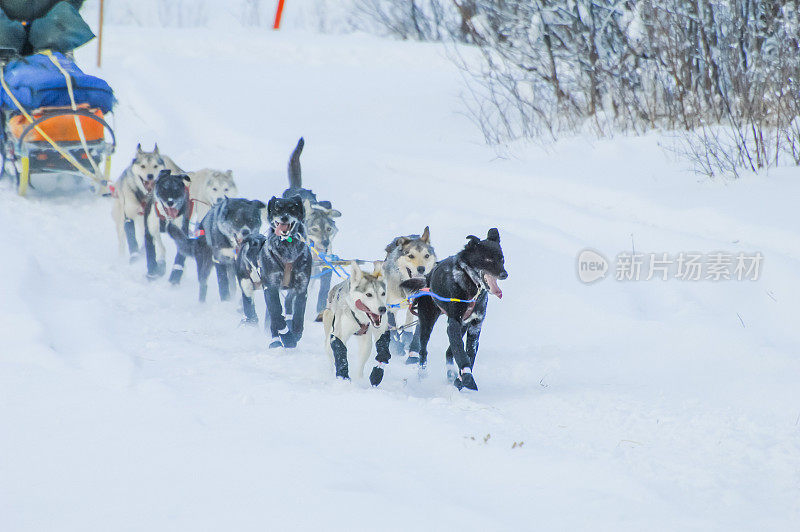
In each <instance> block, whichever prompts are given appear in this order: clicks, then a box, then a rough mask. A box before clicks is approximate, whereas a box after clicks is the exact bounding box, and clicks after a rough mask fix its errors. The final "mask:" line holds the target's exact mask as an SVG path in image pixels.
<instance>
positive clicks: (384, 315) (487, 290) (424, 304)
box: [112, 138, 508, 390]
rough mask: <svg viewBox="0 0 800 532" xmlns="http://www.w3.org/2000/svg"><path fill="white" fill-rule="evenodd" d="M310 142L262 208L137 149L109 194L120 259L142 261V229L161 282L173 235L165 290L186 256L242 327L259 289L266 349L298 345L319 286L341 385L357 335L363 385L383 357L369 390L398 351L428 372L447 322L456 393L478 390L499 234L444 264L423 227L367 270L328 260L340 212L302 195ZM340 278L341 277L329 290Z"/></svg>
mask: <svg viewBox="0 0 800 532" xmlns="http://www.w3.org/2000/svg"><path fill="white" fill-rule="evenodd" d="M304 144H305V142H304V140H303V139H302V138H301V139H300V141H299V142H298V143H297V147H296V148H295V149H294V151H293V152H292V154H291V157H290V159H289V168H288V174H289V188H287V189H286V190H285V191H284V192H283V194H282V195H281V197H278V196H273V197H272V198H271V199H270V200H269V201H268V202H267V203H266V205H265V204H264V203H263V202H262V201H259V200H247V199H242V198H238V197H237V196H238V190H237V188H236V183H235V182H234V179H233V176H232V173H231V171H230V170H228V171H225V172H222V171H218V170H212V169H208V168H206V169H203V170H199V171H197V172H184V171H183V170H181V169H180V168H179V167H178V166H177V165H176V164H175V162H174V161H173V160H172V159H170V158H169V157H167V156H166V155H163V154H161V153H160V152H159V150H158V145H156V146H155V147H154V149H153V151H151V152H148V151H144V150H142V147H141V145H139V146H137V148H136V155H135V157H134V158H133V161H132V162H131V163H130V165H129V166H128V167H127V168H126V169H125V171H124V172H123V173H122V175H121V176H120V177H119V179H117V181H116V182H115V183H114V186H113V187H112V192H113V196H114V207H113V212H112V214H113V218H114V221H115V223H116V225H117V235H118V238H119V247H120V253H121V254H124V253H125V248H126V247H127V250H128V253H129V255H130V260H131V262H133V261H135V260H136V259H137V258H138V257H139V254H140V247H139V242H138V241H137V238H136V226H137V225H139V226H142V227H143V228H144V250H145V259H146V265H147V277H148V279H156V278H158V277H161V276H163V275H165V274H166V260H165V248H164V243H163V241H162V236H161V235H162V233H167V234H168V235H169V236H170V237H171V238H172V239H173V240H174V241H175V243H176V246H177V248H178V253H177V255H176V256H175V260H174V263H173V266H172V269H171V271H170V275H169V282H170V283H172V284H178V283H180V281H181V276H182V274H183V268H184V263H185V261H186V257H193V258H194V260H195V261H196V263H197V278H198V281H199V299H200V301H201V302H202V301H205V299H206V296H207V292H208V277H209V275H210V274H211V270H212V266H213V269H214V271H215V272H216V277H217V285H218V288H219V295H220V299H222V300H223V301H224V300H228V299H230V297H231V295H232V294H235V293H236V292H237V290H236V287H237V285H238V287H239V291H240V292H241V295H242V309H243V313H244V317H243V319H242V322H243V323H245V324H250V325H256V324H257V323H258V316H257V314H256V310H255V305H254V302H253V299H254V297H255V294H256V291H257V290H262V291H263V292H264V299H265V301H266V305H267V317H266V320H265V327H267V328H268V330H269V332H270V334H271V341H270V344H269V346H270V347H271V348H274V347H285V348H292V347H295V346H296V345H297V342H298V341H299V340H300V338H301V336H302V334H303V327H304V316H305V311H306V300H307V295H308V288H309V283H310V281H311V280H312V279H318V280H319V292H318V297H317V305H316V314H317V319H316V321H322V323H323V326H324V330H325V351H326V352H327V353H328V355H329V356H330V358H331V360H332V362H333V366H334V369H335V372H336V376H337V377H341V378H344V379H349V378H350V373H349V368H348V358H347V342H348V341H349V340H350V338H351V337H352V336H357V337H358V343H359V359H358V367H357V373H358V376H359V377H362V376H363V374H364V368H365V367H366V364H367V362H368V360H369V358H370V354H371V352H372V345H373V344H374V345H375V348H376V351H377V356H376V357H375V365H374V366H373V368H372V371H371V372H370V375H369V380H370V383H371V384H372V385H373V386H377V385H378V384H380V382H381V380H382V379H383V375H384V367H385V366H386V364H388V362H389V359H390V358H391V356H392V355H393V354H394V355H396V356H405V355H406V353H408V356H407V358H406V363H407V364H418V365H419V368H420V371H424V369H425V367H426V364H427V358H428V341H429V339H430V336H431V331H432V330H433V327H434V325H435V324H436V321H437V320H438V319H439V318H440V317H441V316H442V315H444V316H445V318H446V321H447V336H448V339H449V345H450V346H449V347H448V349H447V352H446V361H447V377H448V379H449V380H450V381H451V382H452V383H453V384H454V385H455V386H456V387H457V388H458V389H459V390H460V389H462V388H467V389H471V390H477V385H476V383H475V379H474V377H473V376H472V367H473V366H474V364H475V357H476V355H477V353H478V340H479V337H480V333H481V326H482V324H483V320H484V318H485V316H486V307H487V304H488V299H489V294H492V295H494V296H497V297H498V298H502V297H503V293H502V291H501V290H500V288H499V286H498V284H497V281H498V280H503V279H505V278H506V277H508V273H507V272H506V270H505V261H504V257H503V251H502V249H501V247H500V234H499V232H498V230H497V229H495V228H492V229H489V231H488V233H487V235H486V238H483V239H481V238H479V237H477V236H473V235H469V236H467V244H466V245H465V246H464V248H463V249H462V250H460V251H459V252H458V253H456V254H455V255H452V256H450V257H447V258H445V259H443V260H441V261H438V262H437V257H436V253H435V252H434V249H433V246H432V245H431V237H430V229H429V228H428V227H425V229H424V231H423V232H422V234H421V235H408V236H399V237H397V238H395V239H394V240H392V242H391V243H390V244H389V245H388V246H387V247H386V258H385V259H384V260H382V261H376V262H375V263H374V264H373V271H371V272H365V271H362V269H361V267H360V266H359V265H358V263H357V262H355V261H353V262H350V263H349V268H343V267H341V266H339V265H338V264H337V263H331V262H330V260H328V259H329V258H330V256H331V255H332V242H333V238H334V237H335V236H336V233H337V229H336V222H335V219H336V218H338V217H340V216H341V212H339V211H338V210H336V209H334V208H333V207H332V206H331V203H330V202H329V201H320V200H318V199H317V197H316V195H315V194H314V193H313V192H312V191H311V190H309V189H307V188H303V185H302V172H301V167H300V154H301V153H302V151H303V147H304ZM264 222H266V229H265V232H262V224H263V223H264ZM326 258H327V259H326ZM320 259H325V260H320ZM332 266H333V268H332ZM334 268H335V269H334ZM345 272H346V273H345ZM334 275H337V279H338V278H339V277H341V278H342V280H341V282H340V283H339V284H337V285H335V286H333V287H332V288H331V286H330V285H331V278H332V277H333V276H334ZM404 311H405V316H403V314H404ZM414 316H416V317H417V320H416V323H415V320H414ZM465 336H466V342H465Z"/></svg>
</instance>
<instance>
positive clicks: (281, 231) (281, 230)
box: [275, 224, 289, 236]
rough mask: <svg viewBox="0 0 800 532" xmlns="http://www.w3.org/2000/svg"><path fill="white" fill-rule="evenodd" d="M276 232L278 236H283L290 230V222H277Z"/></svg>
mask: <svg viewBox="0 0 800 532" xmlns="http://www.w3.org/2000/svg"><path fill="white" fill-rule="evenodd" d="M275 232H276V233H277V234H278V236H283V235H285V234H286V233H288V232H289V224H277V225H275Z"/></svg>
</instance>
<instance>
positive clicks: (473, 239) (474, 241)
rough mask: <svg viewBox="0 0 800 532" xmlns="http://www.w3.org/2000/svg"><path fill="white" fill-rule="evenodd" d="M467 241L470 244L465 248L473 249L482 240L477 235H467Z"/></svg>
mask: <svg viewBox="0 0 800 532" xmlns="http://www.w3.org/2000/svg"><path fill="white" fill-rule="evenodd" d="M467 240H469V242H467V245H466V246H465V247H464V249H471V248H473V247H475V246H476V245H477V244H478V242H480V241H481V239H480V238H478V237H477V236H475V235H467Z"/></svg>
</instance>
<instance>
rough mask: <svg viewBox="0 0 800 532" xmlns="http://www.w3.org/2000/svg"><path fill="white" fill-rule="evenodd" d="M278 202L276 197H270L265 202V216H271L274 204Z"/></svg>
mask: <svg viewBox="0 0 800 532" xmlns="http://www.w3.org/2000/svg"><path fill="white" fill-rule="evenodd" d="M276 201H278V197H277V196H272V197H271V198H270V199H269V201H268V202H267V216H272V211H274V210H275V202H276Z"/></svg>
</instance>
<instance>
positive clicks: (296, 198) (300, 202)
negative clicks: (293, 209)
mask: <svg viewBox="0 0 800 532" xmlns="http://www.w3.org/2000/svg"><path fill="white" fill-rule="evenodd" d="M291 201H292V202H293V203H294V204H295V205H297V206H298V207H299V208H301V209H302V208H303V199H302V198H301V197H300V196H292V199H291Z"/></svg>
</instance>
